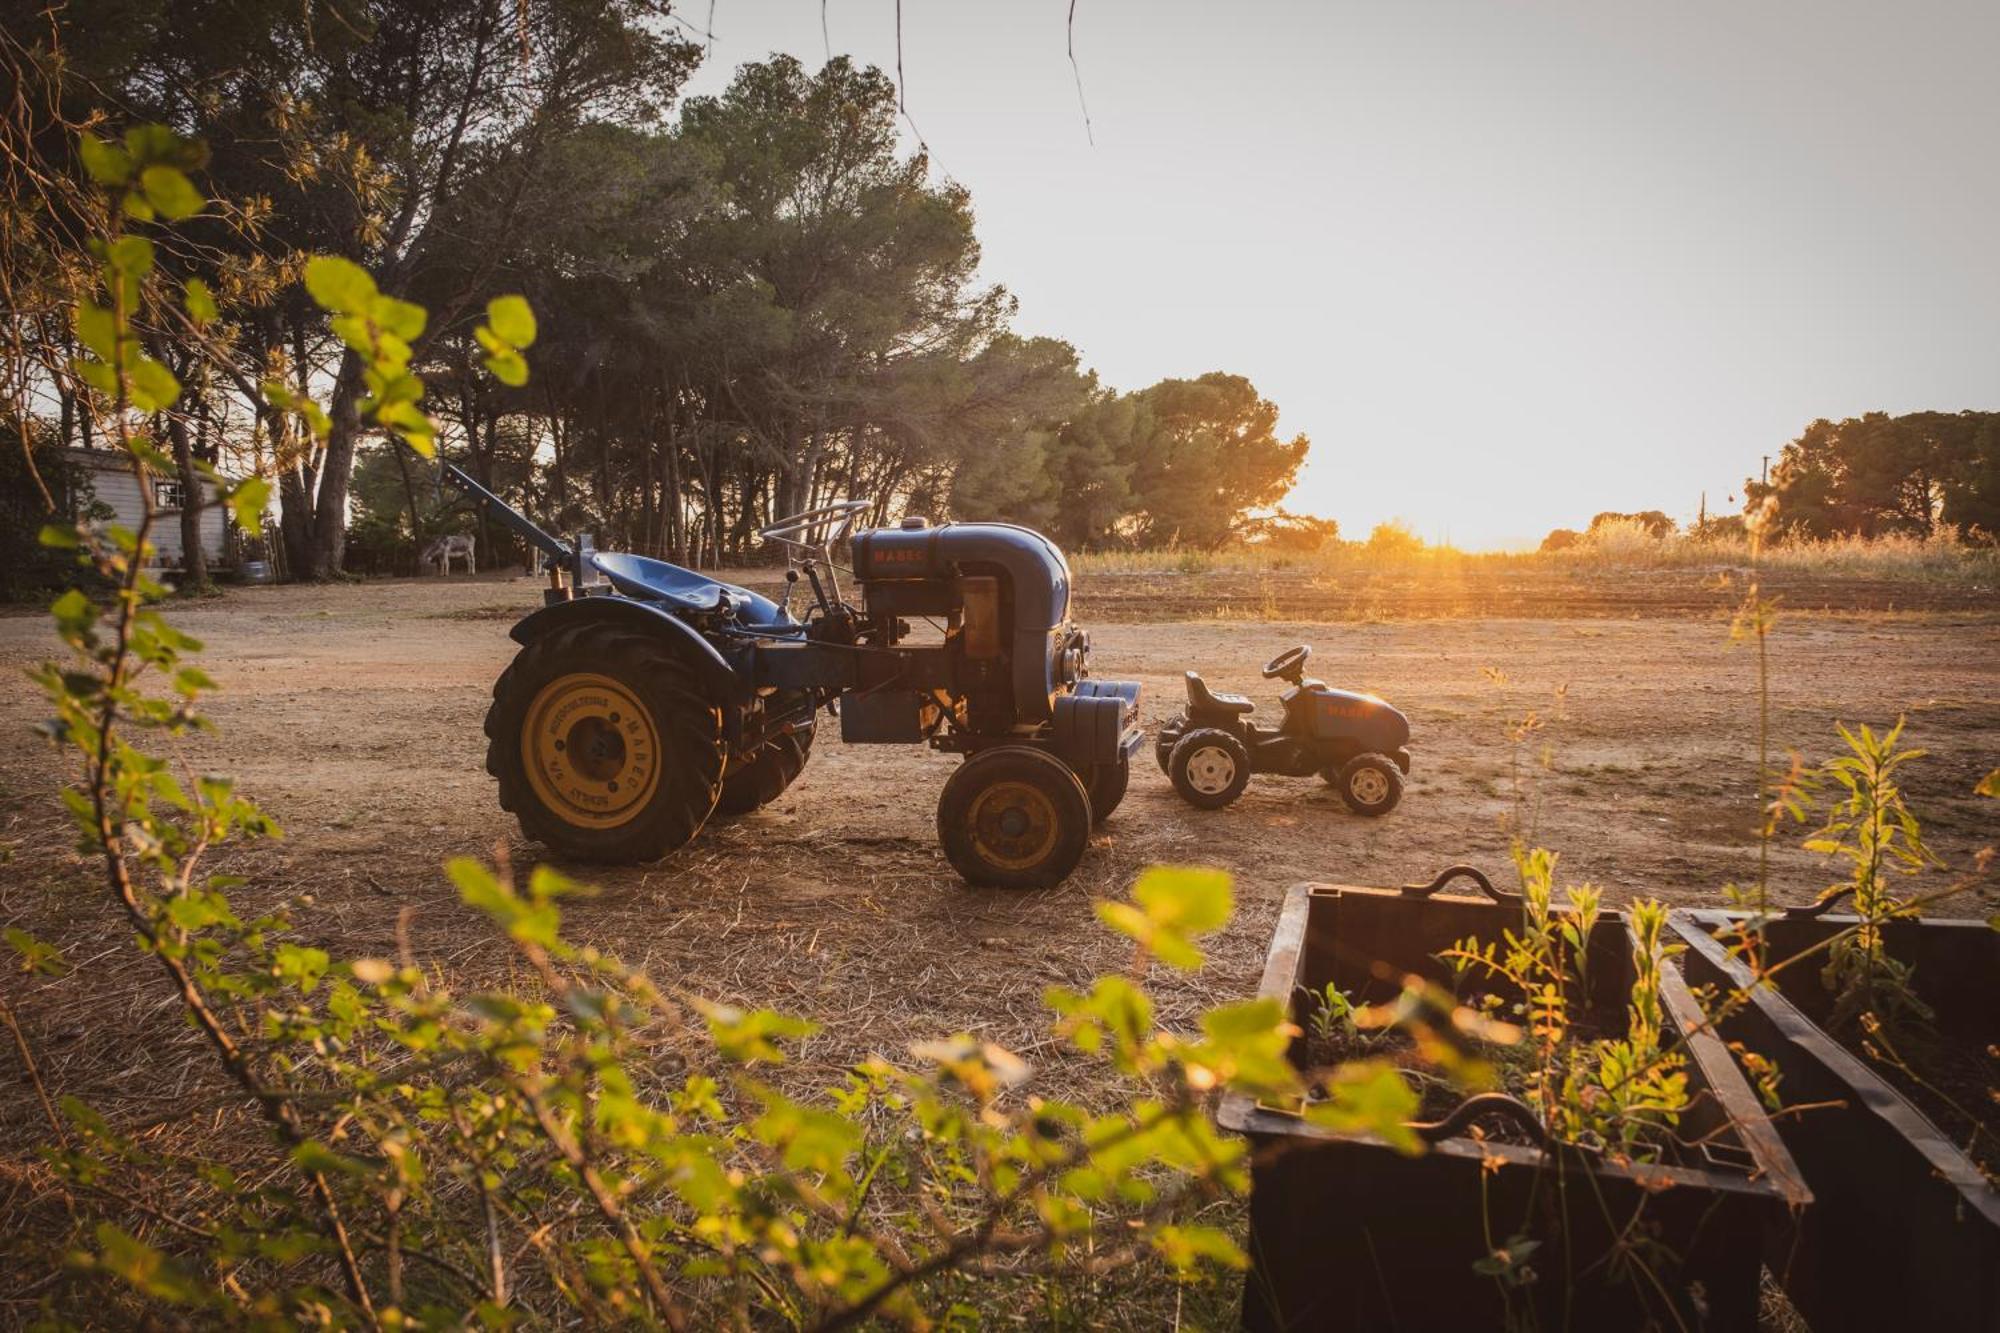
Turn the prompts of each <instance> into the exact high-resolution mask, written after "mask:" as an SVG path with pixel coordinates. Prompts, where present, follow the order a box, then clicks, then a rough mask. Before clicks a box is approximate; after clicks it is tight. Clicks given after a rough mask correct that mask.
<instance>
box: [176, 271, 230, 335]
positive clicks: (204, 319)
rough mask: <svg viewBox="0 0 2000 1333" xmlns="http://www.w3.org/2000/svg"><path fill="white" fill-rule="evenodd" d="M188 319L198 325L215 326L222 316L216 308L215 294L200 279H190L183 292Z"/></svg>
mask: <svg viewBox="0 0 2000 1333" xmlns="http://www.w3.org/2000/svg"><path fill="white" fill-rule="evenodd" d="M183 299H184V300H185V302H186V304H187V312H188V318H189V319H192V320H193V321H194V322H195V323H197V324H213V323H214V322H215V321H216V319H217V317H218V316H219V315H220V314H221V312H220V311H218V310H217V309H216V308H215V293H214V292H211V291H210V290H209V289H208V284H207V283H205V282H203V281H202V280H201V279H200V278H189V279H188V280H187V287H186V288H185V290H184V292H183Z"/></svg>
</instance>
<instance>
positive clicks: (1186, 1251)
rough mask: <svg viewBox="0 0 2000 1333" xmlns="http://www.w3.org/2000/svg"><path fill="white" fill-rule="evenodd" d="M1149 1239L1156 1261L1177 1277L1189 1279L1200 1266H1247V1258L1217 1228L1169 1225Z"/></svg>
mask: <svg viewBox="0 0 2000 1333" xmlns="http://www.w3.org/2000/svg"><path fill="white" fill-rule="evenodd" d="M1151 1239H1152V1242H1153V1248H1154V1249H1156V1250H1158V1251H1159V1252H1160V1257H1161V1258H1163V1259H1165V1260H1166V1261H1167V1263H1168V1265H1169V1266H1171V1267H1172V1268H1173V1270H1174V1272H1175V1273H1176V1274H1178V1275H1179V1276H1181V1277H1190V1276H1193V1275H1194V1273H1195V1272H1196V1271H1198V1270H1199V1268H1200V1267H1201V1265H1202V1264H1203V1263H1204V1262H1205V1263H1211V1264H1215V1265H1217V1266H1219V1267H1222V1268H1247V1267H1249V1265H1250V1259H1249V1256H1248V1255H1246V1254H1244V1253H1243V1251H1242V1249H1241V1248H1240V1247H1238V1245H1237V1244H1236V1242H1235V1241H1234V1240H1232V1239H1230V1237H1229V1233H1228V1232H1226V1231H1223V1230H1221V1229H1220V1228H1217V1227H1208V1226H1195V1225H1172V1224H1170V1225H1167V1226H1163V1227H1161V1228H1159V1229H1158V1230H1157V1231H1155V1232H1154V1233H1153V1235H1152V1238H1151Z"/></svg>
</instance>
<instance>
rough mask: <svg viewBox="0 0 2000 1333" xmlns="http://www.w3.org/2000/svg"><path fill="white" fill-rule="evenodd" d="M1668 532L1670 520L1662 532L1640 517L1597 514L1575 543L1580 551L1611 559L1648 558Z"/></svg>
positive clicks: (1669, 531)
mask: <svg viewBox="0 0 2000 1333" xmlns="http://www.w3.org/2000/svg"><path fill="white" fill-rule="evenodd" d="M1672 532H1673V522H1672V520H1668V522H1667V526H1666V528H1665V530H1664V531H1663V530H1661V529H1660V528H1659V527H1658V525H1656V524H1653V523H1651V522H1648V521H1647V520H1646V518H1645V517H1644V516H1637V517H1628V516H1611V517H1607V516H1606V515H1604V514H1599V515H1598V516H1597V517H1596V518H1595V519H1592V520H1591V523H1590V531H1588V532H1586V533H1584V534H1583V537H1582V539H1581V540H1580V542H1579V543H1578V544H1579V546H1580V547H1581V548H1582V549H1584V550H1587V551H1590V552H1591V553H1593V554H1596V555H1602V556H1607V557H1609V558H1610V559H1613V560H1630V559H1651V558H1653V557H1655V556H1657V555H1658V554H1659V552H1660V548H1661V547H1662V546H1663V545H1664V544H1665V542H1666V539H1667V537H1668V536H1669V535H1671V534H1672Z"/></svg>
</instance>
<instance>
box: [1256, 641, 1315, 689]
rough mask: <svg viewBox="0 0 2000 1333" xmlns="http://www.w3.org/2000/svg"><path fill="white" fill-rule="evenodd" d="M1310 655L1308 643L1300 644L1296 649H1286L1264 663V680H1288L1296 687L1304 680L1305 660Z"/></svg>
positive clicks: (1310, 647) (1310, 646) (1311, 652)
mask: <svg viewBox="0 0 2000 1333" xmlns="http://www.w3.org/2000/svg"><path fill="white" fill-rule="evenodd" d="M1312 655H1313V650H1312V645H1311V644H1309V643H1302V644H1300V645H1299V646H1298V647H1296V648H1287V649H1285V651H1284V652H1282V653H1279V654H1278V655H1277V656H1276V657H1274V658H1272V659H1271V660H1270V661H1268V662H1266V663H1264V679H1265V680H1288V681H1290V682H1291V683H1292V684H1294V685H1296V684H1298V683H1299V682H1300V681H1302V680H1304V679H1305V676H1306V659H1307V658H1308V657H1311V656H1312Z"/></svg>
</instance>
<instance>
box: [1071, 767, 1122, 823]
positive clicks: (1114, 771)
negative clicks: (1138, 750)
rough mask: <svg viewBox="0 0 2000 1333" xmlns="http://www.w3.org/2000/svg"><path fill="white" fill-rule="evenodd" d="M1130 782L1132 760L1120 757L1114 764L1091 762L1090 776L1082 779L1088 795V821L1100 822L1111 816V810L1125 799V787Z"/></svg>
mask: <svg viewBox="0 0 2000 1333" xmlns="http://www.w3.org/2000/svg"><path fill="white" fill-rule="evenodd" d="M1131 782H1132V761H1131V760H1130V759H1120V760H1119V761H1118V762H1117V763H1115V764H1092V765H1091V767H1090V776H1089V777H1087V778H1085V779H1084V781H1083V787H1084V790H1085V791H1086V792H1088V793H1089V795H1090V822H1091V823H1093V824H1102V823H1103V822H1104V821H1105V820H1107V819H1109V818H1111V812H1112V811H1113V810H1116V809H1117V808H1118V803H1119V802H1120V801H1122V800H1124V799H1125V789H1126V787H1128V786H1130V785H1131Z"/></svg>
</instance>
